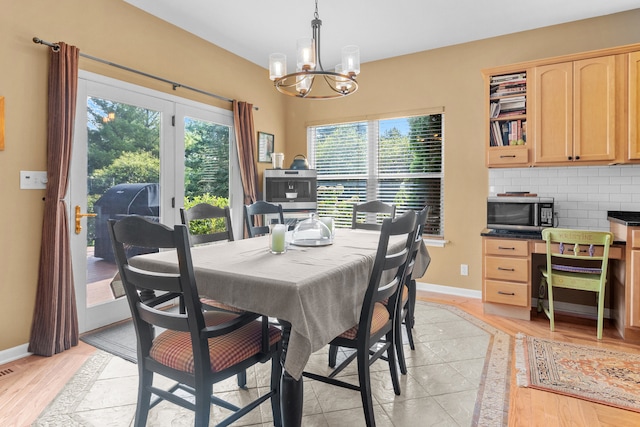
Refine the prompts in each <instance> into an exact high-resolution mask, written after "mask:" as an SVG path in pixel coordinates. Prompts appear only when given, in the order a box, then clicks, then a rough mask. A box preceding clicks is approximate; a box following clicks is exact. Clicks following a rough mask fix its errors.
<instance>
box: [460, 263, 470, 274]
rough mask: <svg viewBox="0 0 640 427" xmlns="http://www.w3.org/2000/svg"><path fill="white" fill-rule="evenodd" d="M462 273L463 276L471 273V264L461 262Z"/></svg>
mask: <svg viewBox="0 0 640 427" xmlns="http://www.w3.org/2000/svg"><path fill="white" fill-rule="evenodd" d="M460 275H461V276H468V275H469V266H468V265H467V264H460Z"/></svg>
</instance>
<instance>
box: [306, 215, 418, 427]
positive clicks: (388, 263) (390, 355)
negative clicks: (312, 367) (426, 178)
mask: <svg viewBox="0 0 640 427" xmlns="http://www.w3.org/2000/svg"><path fill="white" fill-rule="evenodd" d="M415 222H416V214H415V213H414V212H413V211H407V212H406V213H405V214H404V215H401V216H399V217H397V218H394V219H391V218H387V219H385V220H384V221H383V222H382V229H381V231H380V239H379V241H378V250H377V251H376V258H375V261H374V264H373V270H372V271H371V275H370V277H369V283H368V285H367V290H366V292H365V296H364V300H363V304H362V310H361V311H360V319H359V321H358V323H357V325H354V326H353V327H351V328H349V329H348V330H346V331H344V332H343V333H342V334H340V335H339V336H337V337H336V338H334V339H333V340H331V342H330V345H333V346H337V347H345V348H351V349H354V350H355V352H354V353H353V354H352V355H350V356H349V357H348V358H347V359H346V360H345V361H343V362H342V363H341V364H340V365H339V366H338V367H337V368H335V369H334V370H333V371H332V372H331V373H330V374H329V375H319V374H316V373H313V372H306V371H305V372H303V374H302V375H303V376H305V377H307V378H311V379H314V380H317V381H321V382H324V383H328V384H331V385H335V386H338V387H344V388H348V389H351V390H357V391H359V392H360V398H361V400H362V407H363V409H364V416H365V421H366V423H367V426H375V418H374V414H373V400H372V398H371V378H370V372H369V371H370V365H371V364H372V363H374V362H375V361H376V360H378V359H380V358H382V357H383V356H384V355H386V360H387V363H388V365H389V372H390V374H391V382H392V385H393V391H394V393H395V394H396V395H399V394H400V381H399V378H398V368H397V366H396V357H395V355H396V350H395V340H394V337H393V336H394V333H395V323H394V322H395V320H396V316H397V313H398V310H397V302H398V299H399V294H400V293H401V291H402V287H403V284H404V277H405V269H406V266H407V263H408V262H409V257H410V255H411V251H412V247H413V244H414V240H415V238H414V235H415ZM391 236H397V237H398V238H402V239H403V246H402V248H401V249H400V248H397V247H395V248H394V246H395V245H389V239H390V237H391ZM382 301H387V304H386V305H384V304H382ZM354 359H357V362H358V385H354V384H350V383H347V382H344V381H340V380H338V379H336V378H335V376H336V375H337V374H338V373H340V372H341V371H342V370H343V369H344V368H345V367H346V366H347V365H348V364H349V363H351V362H352V361H353V360H354Z"/></svg>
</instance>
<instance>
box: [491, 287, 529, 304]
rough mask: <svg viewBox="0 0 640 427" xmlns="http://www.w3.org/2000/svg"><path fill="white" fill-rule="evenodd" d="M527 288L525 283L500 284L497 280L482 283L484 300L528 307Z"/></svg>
mask: <svg viewBox="0 0 640 427" xmlns="http://www.w3.org/2000/svg"><path fill="white" fill-rule="evenodd" d="M528 289H529V287H528V286H527V284H526V283H511V282H501V281H498V280H485V281H484V300H485V301H486V302H497V303H499V304H509V305H518V306H521V307H527V306H528V305H529V294H528Z"/></svg>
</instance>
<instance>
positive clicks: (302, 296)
mask: <svg viewBox="0 0 640 427" xmlns="http://www.w3.org/2000/svg"><path fill="white" fill-rule="evenodd" d="M379 237H380V232H379V231H372V230H358V229H343V228H338V229H336V230H335V236H334V238H333V241H332V242H331V244H326V245H319V246H296V245H294V244H291V242H290V239H291V236H290V233H287V249H286V251H285V252H284V253H281V254H274V253H272V252H271V251H270V248H269V236H268V235H267V236H261V237H254V238H251V239H243V240H235V241H230V242H218V243H214V244H208V245H201V246H194V247H192V248H191V256H192V263H193V269H194V274H195V279H196V284H197V287H198V292H199V294H200V295H201V296H203V297H207V298H213V299H216V300H218V301H220V302H223V303H225V304H229V305H232V306H234V307H237V308H240V309H242V310H247V311H250V312H255V313H258V314H261V315H266V316H269V317H272V318H276V319H278V321H279V322H280V323H281V324H282V325H283V328H282V329H283V367H284V370H283V376H282V382H281V408H282V421H283V425H284V426H286V427H290V426H300V424H301V422H302V402H303V380H302V372H303V370H304V368H305V365H306V363H307V361H308V360H309V358H310V356H311V354H312V353H313V352H315V351H317V350H320V349H321V348H323V347H324V346H325V345H327V344H328V343H329V342H330V341H331V340H332V339H333V338H335V337H336V336H338V335H340V334H341V333H342V332H344V331H345V330H347V329H349V328H351V327H352V326H354V325H356V324H357V323H358V321H359V318H360V310H361V308H362V303H363V300H364V295H365V291H366V288H367V285H368V283H369V276H370V274H371V271H372V269H373V264H374V260H375V256H376V251H377V248H378V240H379ZM404 243H405V242H404V239H402V240H401V239H397V238H395V239H394V238H393V236H392V239H391V240H390V243H389V244H390V245H397V246H398V248H401V247H402V246H403V245H404ZM430 259H431V258H430V256H429V252H428V250H427V248H426V246H425V245H424V243H422V244H421V247H420V248H419V251H418V256H417V258H416V263H415V266H414V272H413V277H414V278H419V277H422V276H423V275H424V273H425V271H426V270H427V267H428V266H429V262H430ZM130 263H131V265H133V266H137V267H141V268H153V269H156V270H157V271H161V272H167V273H171V272H176V271H177V263H178V261H177V257H176V253H175V251H161V252H157V253H152V254H145V255H138V256H136V257H133V258H132V259H131V260H130Z"/></svg>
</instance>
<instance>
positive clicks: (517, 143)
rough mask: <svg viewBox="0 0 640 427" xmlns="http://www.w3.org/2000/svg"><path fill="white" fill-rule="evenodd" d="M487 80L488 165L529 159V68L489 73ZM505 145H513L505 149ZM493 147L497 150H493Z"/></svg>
mask: <svg viewBox="0 0 640 427" xmlns="http://www.w3.org/2000/svg"><path fill="white" fill-rule="evenodd" d="M486 83H487V86H488V87H487V95H488V99H487V103H488V111H487V113H488V115H489V117H488V119H489V120H488V132H487V133H488V135H487V136H488V142H489V144H488V149H489V150H488V153H487V166H509V165H511V164H519V165H520V164H522V163H527V162H528V161H529V156H528V149H527V147H526V144H527V72H526V71H517V72H510V73H503V74H495V75H488V76H487V81H486ZM503 147H512V148H513V149H508V150H505V149H504V148H503ZM516 147H518V148H516ZM496 148H500V149H499V150H496ZM492 150H493V151H496V152H493V153H492Z"/></svg>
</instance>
